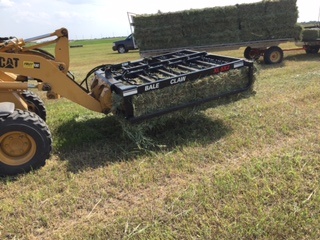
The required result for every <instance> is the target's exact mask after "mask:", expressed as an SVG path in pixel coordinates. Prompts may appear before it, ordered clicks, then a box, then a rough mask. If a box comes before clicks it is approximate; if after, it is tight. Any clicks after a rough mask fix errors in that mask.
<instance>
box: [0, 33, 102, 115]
mask: <svg viewBox="0 0 320 240" xmlns="http://www.w3.org/2000/svg"><path fill="white" fill-rule="evenodd" d="M52 37H54V39H53V40H50V39H51V38H52ZM48 38H50V39H49V40H48V41H43V42H40V43H33V44H29V45H27V43H31V42H34V41H38V40H44V39H48ZM50 44H55V54H54V56H53V55H51V54H49V53H47V52H45V51H40V50H39V49H41V48H42V47H44V46H47V45H50ZM7 73H13V74H17V75H23V76H26V77H31V78H34V79H39V80H41V81H42V86H44V87H45V90H47V91H51V92H54V93H57V94H59V95H61V96H63V97H66V98H68V99H69V100H71V101H73V102H75V103H78V104H80V105H82V106H83V107H85V108H88V109H90V110H93V111H96V112H103V109H102V106H101V104H100V102H99V100H97V99H95V98H94V97H92V96H91V95H90V94H89V92H88V91H87V90H86V89H84V88H83V87H81V85H80V84H79V83H77V82H76V81H75V80H74V79H73V78H72V77H71V76H70V75H69V74H68V73H69V39H68V31H67V29H65V28H61V29H58V30H56V31H55V32H53V33H49V34H45V35H41V36H37V37H33V38H29V39H25V40H23V39H16V38H15V39H9V40H7V41H5V42H3V43H0V76H2V77H1V78H0V83H1V82H12V84H15V83H16V84H20V85H21V83H20V82H17V81H16V79H14V78H12V77H10V76H9V75H8V74H7ZM13 89H15V88H13ZM0 90H1V85H0ZM0 100H1V96H0Z"/></svg>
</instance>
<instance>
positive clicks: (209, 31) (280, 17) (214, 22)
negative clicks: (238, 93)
mask: <svg viewBox="0 0 320 240" xmlns="http://www.w3.org/2000/svg"><path fill="white" fill-rule="evenodd" d="M297 18H298V10H297V6H296V0H265V1H262V2H258V3H252V4H240V5H236V6H226V7H214V8H204V9H199V10H186V11H180V12H171V13H158V14H152V15H137V16H135V17H134V27H135V37H136V40H137V43H138V45H139V48H140V50H142V51H143V50H152V49H170V48H181V47H191V46H205V45H215V44H224V43H237V42H246V41H254V40H264V39H277V38H291V37H294V35H295V24H296V22H297Z"/></svg>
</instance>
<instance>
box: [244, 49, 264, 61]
mask: <svg viewBox="0 0 320 240" xmlns="http://www.w3.org/2000/svg"><path fill="white" fill-rule="evenodd" d="M243 55H244V57H245V58H246V59H249V60H258V59H259V58H260V56H261V52H260V50H259V49H258V48H251V47H246V49H245V50H244V53H243Z"/></svg>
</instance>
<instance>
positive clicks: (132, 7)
mask: <svg viewBox="0 0 320 240" xmlns="http://www.w3.org/2000/svg"><path fill="white" fill-rule="evenodd" d="M259 1H260V0H223V1H221V0H184V1H181V0H118V1H117V0H113V1H111V0H0V16H1V20H0V37H7V36H15V37H18V38H29V37H34V36H39V35H42V34H46V33H51V32H54V31H55V30H56V29H59V28H61V27H66V28H67V29H68V30H69V36H70V39H91V38H102V37H114V36H125V35H128V34H129V33H130V26H129V22H128V16H127V12H132V13H136V14H144V13H146V14H152V13H156V12H158V11H159V10H160V11H161V12H170V11H171V12H173V11H178V10H188V9H197V8H205V7H215V6H228V5H235V4H241V3H252V2H259ZM297 5H298V10H299V19H298V21H299V22H304V21H317V20H318V17H319V10H320V1H318V0H297Z"/></svg>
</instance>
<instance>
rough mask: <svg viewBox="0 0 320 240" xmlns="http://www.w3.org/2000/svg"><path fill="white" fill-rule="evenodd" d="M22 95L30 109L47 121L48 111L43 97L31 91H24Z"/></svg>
mask: <svg viewBox="0 0 320 240" xmlns="http://www.w3.org/2000/svg"><path fill="white" fill-rule="evenodd" d="M21 95H22V97H23V99H24V100H25V101H26V103H27V104H28V110H29V111H31V112H34V113H36V114H37V115H38V116H39V117H41V118H42V119H43V120H44V121H46V118H47V111H46V107H45V105H44V103H43V101H42V100H41V98H40V97H39V96H37V95H36V94H35V93H33V92H31V91H23V92H22V93H21Z"/></svg>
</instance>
